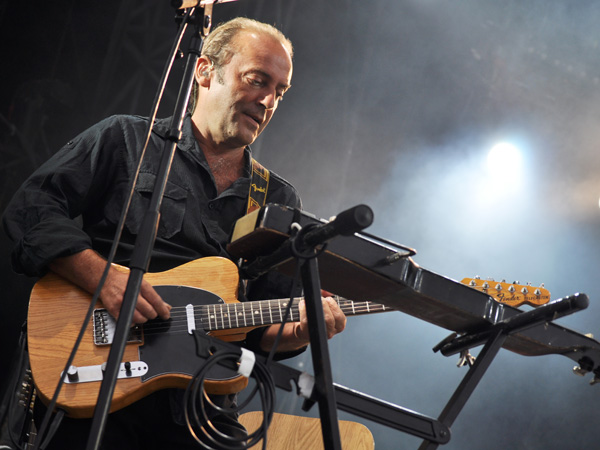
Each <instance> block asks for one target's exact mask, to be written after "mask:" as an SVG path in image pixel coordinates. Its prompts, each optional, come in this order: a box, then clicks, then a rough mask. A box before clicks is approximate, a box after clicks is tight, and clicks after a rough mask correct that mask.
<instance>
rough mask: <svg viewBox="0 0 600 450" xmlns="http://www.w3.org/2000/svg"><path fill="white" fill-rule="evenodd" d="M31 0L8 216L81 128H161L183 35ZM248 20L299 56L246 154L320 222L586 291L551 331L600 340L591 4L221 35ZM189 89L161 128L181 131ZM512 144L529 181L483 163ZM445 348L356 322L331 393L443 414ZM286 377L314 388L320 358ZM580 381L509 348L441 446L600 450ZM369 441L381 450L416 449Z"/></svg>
mask: <svg viewBox="0 0 600 450" xmlns="http://www.w3.org/2000/svg"><path fill="white" fill-rule="evenodd" d="M36 3H38V4H36V5H31V6H29V5H28V6H21V5H17V4H15V3H14V2H11V3H8V2H4V3H2V4H1V6H0V20H1V22H2V23H1V26H0V33H1V39H0V42H1V43H2V44H1V45H2V46H3V50H2V53H1V55H2V63H1V65H0V70H1V74H2V75H1V80H2V83H1V85H0V114H1V116H0V145H1V147H0V158H1V159H0V185H1V189H0V209H4V207H5V206H6V204H7V202H8V200H9V199H10V197H11V195H12V193H13V192H14V190H15V189H16V188H17V187H18V186H19V184H20V183H21V182H22V181H23V180H24V179H25V177H26V176H27V175H28V174H29V173H31V171H32V170H33V169H34V168H35V167H37V166H38V165H39V164H40V163H41V162H43V161H44V160H45V159H47V158H48V157H49V156H50V155H51V154H52V153H54V152H55V151H56V150H57V149H58V148H59V147H60V146H61V145H62V144H63V143H65V142H66V141H67V140H68V139H69V138H71V137H73V136H74V135H75V134H77V133H78V132H79V131H81V130H83V129H84V128H85V127H87V126H89V125H91V124H93V123H94V122H96V121H98V120H100V119H101V118H103V117H105V116H107V115H110V114H114V113H132V114H141V115H147V114H148V113H149V108H150V103H151V101H152V99H153V98H154V91H155V89H156V85H157V82H158V78H159V76H160V74H161V72H162V67H163V65H164V61H165V58H166V56H167V52H168V49H169V47H170V46H171V41H172V38H173V37H174V34H175V25H174V20H173V11H172V9H171V8H170V6H169V4H168V3H169V2H168V1H162V0H161V1H158V0H148V1H146V2H143V3H139V2H132V1H120V2H117V1H115V0H107V1H103V2H88V1H83V2H75V1H66V0H57V1H54V2H36ZM237 15H245V16H248V17H252V18H256V19H259V20H263V21H266V22H269V23H274V24H276V25H277V26H278V27H280V28H281V29H282V30H283V31H284V32H285V33H286V34H287V35H288V36H289V37H290V38H291V39H292V41H293V42H294V45H295V49H296V55H295V72H294V77H293V82H292V84H293V88H292V90H291V91H290V92H289V93H288V94H286V98H285V101H284V102H283V103H282V104H281V106H280V110H279V112H278V114H277V115H276V116H275V118H274V119H273V121H272V122H271V125H270V126H269V129H268V130H267V132H266V133H265V134H264V135H263V136H262V137H261V138H260V140H259V141H258V142H257V143H256V144H255V145H254V146H253V148H254V151H255V155H256V156H257V158H258V159H259V160H261V162H263V163H264V164H265V165H266V166H267V167H269V168H271V169H272V170H274V171H276V172H277V173H279V174H281V175H283V176H284V177H285V178H287V179H288V180H290V181H291V182H293V183H294V184H295V185H296V186H297V188H298V189H299V191H300V192H301V194H302V196H303V200H304V206H305V209H306V210H307V211H309V212H311V213H313V214H315V215H317V216H319V217H330V216H332V215H335V214H336V213H337V212H339V211H341V210H343V209H346V208H347V207H350V206H353V205H355V204H358V203H366V204H368V205H370V206H371V207H372V208H373V209H374V211H375V223H374V225H373V226H372V227H371V229H370V230H369V231H370V232H371V233H373V234H376V235H378V236H381V237H385V238H388V239H392V240H394V241H397V242H400V243H402V244H406V245H408V246H411V247H414V248H416V249H417V251H418V254H417V256H416V257H415V260H416V261H417V262H418V263H419V264H420V265H422V266H423V267H425V268H427V269H429V270H433V271H435V272H436V273H439V274H441V275H444V276H447V277H449V278H453V279H457V280H460V279H462V278H463V277H467V276H474V275H481V276H483V277H494V278H495V279H502V278H505V279H507V280H520V281H521V282H522V283H526V282H532V283H533V284H534V285H539V284H541V283H545V287H546V288H548V289H549V290H550V292H551V293H552V298H553V299H557V298H560V297H563V296H566V295H570V294H572V293H574V292H585V293H587V294H588V295H589V296H590V300H591V305H590V307H589V308H588V309H587V310H586V311H583V312H580V313H578V314H575V315H573V316H570V317H568V318H565V319H561V320H560V321H559V322H560V323H561V324H563V325H565V326H567V327H569V328H573V329H576V330H578V331H580V332H582V333H596V334H598V333H600V320H599V319H600V306H599V304H598V302H599V298H600V289H599V288H598V285H597V280H598V270H599V267H600V264H599V262H600V256H599V250H600V249H599V247H600V212H599V197H600V179H599V177H598V170H599V169H600V152H599V150H598V137H599V135H600V132H599V131H598V130H599V127H598V121H599V118H600V106H599V99H600V95H599V94H600V90H599V88H600V60H599V56H600V48H599V43H600V31H599V28H598V26H597V24H598V23H599V22H600V6H599V5H598V4H597V3H596V2H592V1H587V0H586V1H578V2H566V1H564V0H563V1H559V0H543V1H542V0H537V1H536V0H521V1H511V0H506V1H502V2H497V1H493V0H465V1H461V2H449V1H442V0H427V1H423V0H419V1H417V0H373V1H371V2H359V1H356V0H333V1H327V2H324V1H317V0H303V1H297V0H244V1H240V2H236V3H228V4H223V5H217V6H216V7H215V22H219V21H222V20H226V19H228V18H230V17H233V16H237ZM184 42H185V43H186V44H187V40H185V41H184ZM183 48H184V49H185V48H186V47H185V45H184V46H183ZM180 66H181V63H178V64H176V74H177V73H180V71H181V67H180ZM176 86H177V79H175V80H174V82H172V83H170V86H169V92H168V94H167V95H166V96H165V103H164V105H163V107H162V109H161V114H160V115H162V116H166V115H169V114H170V111H171V108H172V105H173V100H174V93H175V92H176V90H175V87H176ZM503 140H504V141H509V142H512V143H513V144H514V145H516V146H517V147H519V148H520V149H521V151H522V154H523V160H522V168H521V170H520V171H517V170H515V169H511V170H509V171H508V172H498V171H496V173H494V172H493V171H492V172H490V171H489V169H488V167H487V166H486V164H485V162H486V157H487V153H488V151H489V150H490V148H491V147H492V145H493V144H494V143H496V142H498V141H503ZM0 241H1V246H0V250H1V255H0V273H1V274H2V275H1V276H2V285H3V289H2V295H1V296H0V322H1V323H0V330H1V331H0V348H1V349H2V353H1V354H0V369H1V370H0V372H1V375H2V376H3V377H5V374H6V372H7V371H6V369H7V367H8V365H9V362H10V360H11V358H12V357H13V353H14V351H13V350H14V348H15V346H16V342H17V337H18V330H19V328H20V325H21V324H22V322H23V321H24V318H25V314H26V309H27V296H28V292H29V288H30V286H31V283H32V280H26V279H23V278H22V277H18V276H16V275H14V274H12V273H11V270H10V257H9V251H10V250H9V245H8V243H7V242H6V238H5V237H4V236H2V238H1V239H0ZM447 334H448V332H447V331H446V330H443V329H441V328H438V327H434V326H432V325H429V324H427V323H425V322H423V321H419V320H417V319H415V318H412V317H410V316H406V315H403V314H401V313H389V314H384V315H375V316H370V317H357V318H350V319H349V321H348V328H347V330H346V331H345V332H344V333H343V334H342V335H340V336H337V337H335V338H334V339H333V340H332V341H331V346H330V349H331V353H332V364H333V372H334V379H335V381H336V382H338V383H340V384H343V385H345V386H348V387H351V388H354V389H357V390H359V391H361V392H365V393H367V394H370V395H373V396H375V397H378V398H382V399H385V400H387V401H390V402H392V403H396V404H399V405H402V406H405V407H408V408H410V409H413V410H416V411H419V412H421V413H424V414H427V415H431V416H437V415H438V414H439V413H440V411H441V410H442V408H443V406H444V404H445V403H446V401H447V400H448V399H449V397H450V395H451V393H452V391H453V390H454V388H455V387H456V386H457V385H458V383H459V381H460V379H461V378H462V376H463V375H464V374H465V372H466V370H465V369H464V368H462V369H458V368H456V364H455V363H456V360H455V359H454V358H444V357H443V356H441V355H439V354H434V353H433V352H432V351H431V348H432V347H433V346H434V345H435V344H437V343H438V342H439V341H440V340H441V339H443V338H444V337H445V336H446V335H447ZM290 364H294V365H295V366H297V367H302V368H304V369H306V370H309V371H310V357H309V355H308V354H306V355H303V356H301V357H297V358H295V359H294V360H291V361H290ZM572 366H573V362H572V361H571V360H569V359H567V358H564V357H560V356H545V357H536V358H528V357H523V356H519V355H516V354H513V353H510V352H508V351H506V350H503V351H501V352H500V354H499V356H498V357H497V358H496V359H495V361H494V363H493V364H492V366H491V368H490V370H489V372H488V373H487V374H486V376H485V377H484V379H483V381H482V383H481V384H480V386H479V387H478V389H477V390H476V391H475V394H474V395H473V397H472V398H471V400H470V401H469V402H468V403H467V405H466V407H465V409H464V411H463V412H462V413H461V415H460V416H459V417H458V420H457V421H456V423H455V424H454V426H453V428H452V432H453V437H452V440H451V441H450V443H449V444H448V445H447V446H445V448H451V449H466V448H468V449H478V448H486V449H505V448H515V449H541V448H543V449H547V450H551V449H552V450H553V449H565V448H592V447H594V446H595V445H596V442H597V441H598V439H599V438H600V431H599V427H598V424H597V421H598V419H597V414H596V407H595V406H596V405H597V401H598V399H599V398H600V392H599V391H598V390H599V389H600V387H598V386H589V385H588V381H589V377H588V378H585V379H582V378H579V377H576V376H575V375H573V374H572V373H571V368H572ZM4 379H5V378H2V379H1V380H4ZM3 383H4V381H3ZM300 403H301V402H300V401H299V400H298V399H297V398H296V397H294V396H291V395H287V394H284V393H283V392H278V411H280V412H288V413H298V411H299V406H300ZM310 413H311V414H313V415H316V414H317V411H316V408H313V410H311V412H310ZM341 417H342V418H345V419H351V420H352V419H355V418H354V417H353V416H348V415H345V414H341ZM355 420H356V419H355ZM365 423H366V424H367V426H368V427H369V428H370V429H371V430H372V432H373V433H374V436H375V442H376V445H377V448H383V449H388V448H389V449H392V448H393V449H404V448H406V449H408V448H416V447H417V446H418V442H419V441H418V440H417V439H415V438H412V437H410V436H407V435H404V434H402V433H400V432H397V431H394V430H391V429H389V428H385V427H383V426H379V425H376V424H372V423H369V422H365Z"/></svg>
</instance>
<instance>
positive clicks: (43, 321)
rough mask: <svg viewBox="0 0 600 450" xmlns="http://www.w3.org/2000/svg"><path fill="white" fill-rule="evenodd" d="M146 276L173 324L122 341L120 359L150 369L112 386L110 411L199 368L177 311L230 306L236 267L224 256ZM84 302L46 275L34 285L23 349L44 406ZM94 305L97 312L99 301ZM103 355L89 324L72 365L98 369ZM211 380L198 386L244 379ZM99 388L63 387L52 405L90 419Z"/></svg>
mask: <svg viewBox="0 0 600 450" xmlns="http://www.w3.org/2000/svg"><path fill="white" fill-rule="evenodd" d="M122 269H123V270H127V269H125V268H122ZM145 279H146V280H147V281H148V282H149V283H150V284H152V285H154V286H158V287H156V289H157V291H159V293H160V294H161V296H163V298H164V299H165V301H167V302H168V303H170V304H171V305H172V306H173V310H172V319H171V320H169V321H166V322H165V321H161V323H158V322H157V323H156V325H160V326H157V327H156V328H154V329H153V332H152V333H150V329H149V328H148V327H146V328H145V329H144V331H143V332H142V342H141V343H129V344H127V346H126V348H125V353H124V356H123V362H126V361H143V362H145V363H147V364H148V365H149V371H148V374H146V376H144V377H143V378H142V377H132V378H127V379H119V380H118V381H117V384H116V387H115V393H114V396H113V401H112V405H111V411H116V410H118V409H121V408H123V407H125V406H127V405H129V404H131V403H133V402H135V401H137V400H139V399H141V398H143V397H145V396H146V395H148V394H150V393H152V392H154V391H157V390H160V389H165V388H185V387H186V386H187V384H188V382H189V381H190V379H191V377H192V375H193V373H194V372H195V371H196V370H197V369H198V368H199V367H200V366H201V364H202V363H203V360H202V359H201V358H199V357H197V356H196V349H195V342H194V338H193V336H192V335H191V334H189V333H188V330H187V326H185V318H184V317H181V311H183V313H184V314H185V305H187V304H189V303H190V302H197V303H211V302H223V301H224V302H225V303H233V302H237V289H238V270H237V267H236V266H235V264H234V263H233V262H231V261H230V260H228V259H225V258H217V257H211V258H203V259H199V260H195V261H192V262H189V263H187V264H184V265H182V266H179V267H176V268H174V269H172V270H168V271H166V272H159V273H148V274H146V275H145ZM160 285H174V286H160ZM188 287H189V288H188ZM192 288H201V289H192ZM180 294H181V295H180ZM90 300H91V295H89V294H88V293H87V292H85V291H83V290H82V289H80V288H78V287H76V286H74V285H73V284H71V283H70V282H68V281H66V280H65V279H64V278H62V277H60V276H58V275H56V274H53V273H50V274H48V275H46V276H45V277H44V278H42V279H41V280H40V281H39V282H38V283H37V284H36V285H35V286H34V289H33V291H32V294H31V299H30V304H29V313H28V346H29V356H30V364H31V370H32V373H33V378H34V382H35V385H36V388H37V391H38V394H39V396H40V397H41V399H42V400H43V401H44V402H45V403H48V402H49V401H50V399H51V398H52V396H53V395H54V391H55V389H56V386H57V383H58V381H59V378H60V376H61V372H62V370H63V369H64V365H65V364H66V361H67V359H68V357H69V354H70V352H71V349H72V348H73V345H74V343H75V340H76V339H77V335H78V334H79V330H80V327H81V323H82V321H83V319H84V316H85V313H86V312H87V309H88V307H89V302H90ZM97 306H98V307H99V308H101V307H102V305H101V304H100V303H99V304H98V305H97ZM177 311H180V312H177ZM177 315H179V316H180V317H179V319H181V320H178V318H177ZM182 320H183V326H182ZM250 329H252V327H249V328H244V329H236V330H233V331H229V333H228V334H227V335H226V336H223V337H222V338H223V339H225V340H236V339H243V337H244V332H246V331H248V330H250ZM109 351H110V345H96V344H95V343H94V336H93V327H92V324H88V326H87V329H86V334H85V337H84V339H83V341H82V343H81V345H80V348H79V350H78V352H77V355H76V356H75V360H74V362H73V365H74V366H76V367H88V366H96V365H101V364H102V363H104V362H105V361H106V360H107V359H108V353H109ZM220 370H223V371H226V370H227V369H220ZM218 375H219V376H218V378H215V379H213V380H209V381H207V382H206V383H205V386H206V390H207V391H208V392H210V393H213V394H225V393H232V392H239V391H240V390H242V389H243V388H244V387H245V386H246V384H247V381H248V380H247V379H246V378H244V377H242V376H239V375H237V373H236V372H233V371H229V372H228V373H222V374H221V373H220V374H218ZM221 375H222V377H221ZM211 377H212V373H211ZM100 384H101V382H100V381H98V382H95V381H94V382H87V383H74V384H65V385H63V387H62V390H61V393H60V396H59V398H58V403H57V405H58V407H59V408H62V409H65V410H66V411H67V413H68V415H69V416H71V417H91V416H92V415H93V410H94V406H95V404H96V401H97V397H98V392H99V389H100Z"/></svg>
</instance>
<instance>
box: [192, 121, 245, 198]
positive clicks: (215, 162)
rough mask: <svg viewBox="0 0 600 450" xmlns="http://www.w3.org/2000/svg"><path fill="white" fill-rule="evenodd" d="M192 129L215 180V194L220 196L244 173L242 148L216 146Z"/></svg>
mask: <svg viewBox="0 0 600 450" xmlns="http://www.w3.org/2000/svg"><path fill="white" fill-rule="evenodd" d="M193 128H194V136H195V138H196V140H197V141H198V144H199V146H200V149H201V150H202V152H203V153H204V157H205V158H206V162H207V163H208V167H210V170H211V172H212V174H213V177H214V179H215V184H216V186H217V193H218V194H221V193H222V192H223V191H224V190H225V189H227V188H228V187H229V186H231V185H232V184H233V182H234V181H235V180H237V179H238V178H240V177H241V176H242V175H243V173H244V163H245V160H244V147H239V148H228V147H226V146H224V145H216V144H214V143H212V142H211V141H210V140H208V139H206V138H205V137H204V136H203V135H202V133H201V132H200V131H199V130H198V128H196V126H195V125H194V127H193Z"/></svg>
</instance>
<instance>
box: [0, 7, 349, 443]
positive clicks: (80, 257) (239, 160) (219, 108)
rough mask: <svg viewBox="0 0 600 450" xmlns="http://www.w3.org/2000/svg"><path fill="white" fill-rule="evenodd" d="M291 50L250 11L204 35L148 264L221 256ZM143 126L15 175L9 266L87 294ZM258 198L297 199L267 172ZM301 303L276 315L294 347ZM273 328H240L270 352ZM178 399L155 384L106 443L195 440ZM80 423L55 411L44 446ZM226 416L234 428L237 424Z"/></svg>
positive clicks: (125, 253)
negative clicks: (263, 194)
mask: <svg viewBox="0 0 600 450" xmlns="http://www.w3.org/2000/svg"><path fill="white" fill-rule="evenodd" d="M292 56H293V53H292V46H291V43H290V42H289V40H287V38H285V37H284V36H283V35H282V34H281V33H280V32H279V31H278V30H276V29H275V28H273V27H271V26H269V25H265V24H262V23H260V22H256V21H253V20H250V19H242V18H238V19H234V20H233V21H230V22H227V23H225V24H223V25H221V26H219V27H217V28H216V29H215V30H214V31H213V33H211V34H210V36H209V37H208V38H207V39H206V42H205V45H204V48H203V53H202V56H201V57H200V58H199V60H198V63H197V66H196V70H195V81H196V85H197V86H196V88H197V89H195V91H196V93H195V94H194V100H195V102H196V105H195V109H194V112H193V114H192V115H191V117H190V116H188V117H187V118H186V120H185V121H184V126H183V136H182V138H181V140H180V142H179V143H178V148H177V151H176V153H175V157H174V160H173V164H172V168H171V173H170V177H169V182H168V185H167V188H166V192H165V197H164V200H163V203H162V207H161V222H160V224H159V229H158V236H157V239H156V242H155V246H154V248H153V251H152V260H151V265H150V271H162V270H167V269H170V268H172V267H175V266H177V265H180V264H182V263H184V262H187V261H190V260H194V259H197V258H200V257H205V256H228V255H227V252H226V251H225V245H226V244H227V242H228V237H229V234H230V232H231V229H232V226H233V224H234V223H235V221H236V220H237V219H238V218H239V217H241V216H242V215H243V214H244V213H245V212H246V205H247V200H248V191H249V186H250V178H249V177H250V167H251V153H250V150H249V147H248V145H250V144H251V143H252V142H254V140H255V139H256V138H257V137H258V136H259V135H260V133H261V132H262V131H263V130H264V128H265V127H266V126H267V124H268V123H269V121H270V119H271V117H272V116H273V113H274V112H275V110H276V109H277V106H278V104H279V102H280V101H281V99H282V97H283V95H284V93H285V92H286V91H287V90H288V89H289V87H290V82H291V76H292ZM146 127H147V121H146V120H144V119H142V118H138V117H131V116H115V117H111V118H109V119H106V120H104V121H102V122H100V123H99V124H97V125H95V126H94V127H92V128H90V129H89V130H87V131H86V132H84V133H82V134H81V135H80V136H78V137H77V138H76V139H74V140H73V141H71V142H69V143H68V144H67V145H66V146H65V147H64V148H63V149H61V150H60V151H59V152H58V153H57V154H56V155H55V156H54V157H53V158H52V159H51V160H50V161H49V162H47V163H46V164H45V165H44V166H42V167H41V168H40V169H39V170H38V171H36V173H34V174H33V175H32V176H31V177H30V179H29V180H27V182H26V183H24V185H23V186H22V187H21V189H20V190H19V192H18V193H17V194H16V195H15V197H14V198H13V201H12V202H11V204H10V205H9V207H8V208H7V210H6V213H5V216H4V226H5V229H6V231H7V234H8V235H9V237H11V239H12V240H13V241H14V242H15V250H14V252H13V265H14V267H15V269H16V270H17V271H20V272H24V273H27V274H29V275H41V274H43V273H44V272H45V271H46V270H48V269H50V270H52V271H54V272H56V273H58V274H60V275H62V276H63V277H65V278H67V279H68V280H70V281H72V282H73V283H75V284H77V285H78V286H80V287H82V288H83V289H85V290H86V291H88V292H90V293H92V292H94V290H95V289H96V286H97V285H98V281H99V279H100V276H101V274H102V271H103V270H104V267H105V260H104V258H103V257H104V256H106V255H107V253H108V249H109V248H110V244H111V241H112V237H113V234H114V230H115V227H116V224H117V222H118V218H119V214H120V211H121V208H122V204H123V201H124V199H125V198H126V196H127V187H128V184H129V179H130V178H131V175H132V173H133V172H134V170H135V166H136V165H135V162H136V160H137V156H138V153H139V150H140V147H141V145H142V143H143V141H144V139H145V136H144V132H145V129H146ZM167 128H168V122H167V121H165V120H158V121H157V122H156V123H155V125H154V127H153V132H152V136H151V141H150V145H149V147H148V151H147V154H146V157H145V159H144V162H143V164H142V166H141V170H140V176H139V181H138V184H137V186H136V192H135V193H134V197H133V200H132V204H131V207H130V213H129V215H128V216H127V219H126V222H125V230H124V232H123V237H122V242H121V244H120V246H119V249H118V251H117V255H116V258H115V262H117V263H119V264H123V265H127V263H128V262H129V260H128V258H129V252H130V250H131V248H132V245H133V242H134V240H135V236H136V233H137V232H138V231H139V228H140V220H141V216H142V214H143V212H144V211H145V208H146V206H147V204H148V201H149V196H150V193H151V190H152V187H153V181H154V179H155V176H156V173H157V171H158V166H159V161H160V153H161V150H162V149H163V144H164V141H165V139H166V133H167ZM266 201H267V202H273V203H281V204H286V205H289V206H293V207H299V206H300V199H299V197H298V195H297V192H296V190H295V189H294V188H293V187H292V186H291V185H290V184H289V183H288V182H286V181H285V180H283V179H282V178H281V177H279V176H277V175H276V174H274V173H271V181H270V184H269V189H268V192H267V198H266ZM78 217H80V218H81V219H80V220H79V219H77V218H78ZM126 282H127V276H126V275H124V274H122V273H121V272H118V271H116V270H111V271H110V273H109V276H108V278H107V281H106V283H105V285H104V287H103V288H102V290H101V293H100V298H101V300H102V302H103V304H104V306H105V307H106V309H107V310H108V311H109V312H110V313H111V314H112V315H114V316H117V315H118V313H119V310H120V306H121V303H122V300H123V294H124V291H125V286H126ZM289 287H290V286H289V281H288V280H286V281H283V277H281V276H277V275H275V274H270V275H268V276H266V277H263V278H262V279H260V280H257V281H256V282H254V284H253V285H252V287H251V288H250V292H249V294H248V295H249V296H250V297H252V299H258V298H269V297H271V298H275V297H280V296H282V295H283V296H285V295H289ZM57 301H60V300H59V299H57ZM323 310H324V314H325V321H326V324H327V333H328V336H329V337H332V336H333V335H335V334H336V333H339V332H341V331H342V330H343V329H344V327H345V320H346V319H345V317H344V314H343V313H342V312H341V310H340V309H339V307H338V306H337V304H336V303H335V302H334V301H333V300H332V299H330V298H326V299H324V300H323ZM301 312H302V316H301V321H300V322H295V323H289V324H286V326H285V328H284V333H283V336H282V340H281V343H280V345H279V347H278V351H280V352H292V353H287V354H293V352H298V351H301V350H302V349H303V348H304V347H305V346H306V345H307V344H308V342H309V337H308V323H307V321H306V316H305V313H304V310H302V311H301ZM157 317H159V318H161V319H168V318H169V317H170V306H169V305H168V304H167V303H165V302H164V301H163V299H162V298H161V297H160V296H159V295H158V294H157V293H156V291H155V290H154V289H153V288H152V286H151V285H150V284H149V283H147V282H144V283H143V284H142V287H141V292H140V295H139V297H138V300H137V303H136V310H135V313H134V318H133V320H134V322H136V323H144V322H146V321H148V320H150V319H154V318H157ZM277 328H278V326H271V327H268V328H265V329H260V330H256V332H252V333H250V334H249V335H248V338H247V339H246V341H245V345H247V346H248V347H250V348H251V349H253V350H257V351H265V352H266V351H269V350H270V349H271V346H272V344H273V342H274V339H275V335H276V333H277ZM281 356H286V353H284V354H283V355H281ZM176 399H177V396H175V395H167V394H165V391H160V392H158V393H155V394H152V395H150V396H148V397H146V398H144V399H142V400H141V401H139V402H137V403H136V404H133V405H132V406H130V407H127V408H124V409H122V410H120V411H117V412H116V413H113V414H111V415H110V416H109V421H108V425H107V429H106V433H105V436H104V440H103V445H104V448H111V449H116V448H142V447H143V448H145V449H147V448H178V449H179V448H194V447H195V442H194V441H193V440H192V438H191V436H190V435H189V433H188V431H187V430H186V429H185V428H184V427H183V426H181V424H180V421H178V420H177V417H176V416H177V414H176V413H177V411H178V410H180V408H181V405H178V404H174V403H176ZM225 406H227V404H225ZM171 410H173V411H174V414H172V411H171ZM173 415H174V416H175V419H174V420H172V416H173ZM85 422H87V420H83V421H82V420H75V419H70V420H69V419H67V420H65V423H64V424H63V425H62V426H61V429H60V431H59V433H58V435H57V438H56V440H55V441H54V443H53V445H54V447H53V448H80V447H81V446H82V445H84V444H85V440H86V437H87V432H88V428H87V426H88V425H87V424H85ZM178 422H179V423H178ZM226 425H231V426H232V427H233V431H234V432H235V424H226ZM224 429H225V430H228V428H227V427H225V428H224ZM67 443H68V447H65V445H67Z"/></svg>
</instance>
